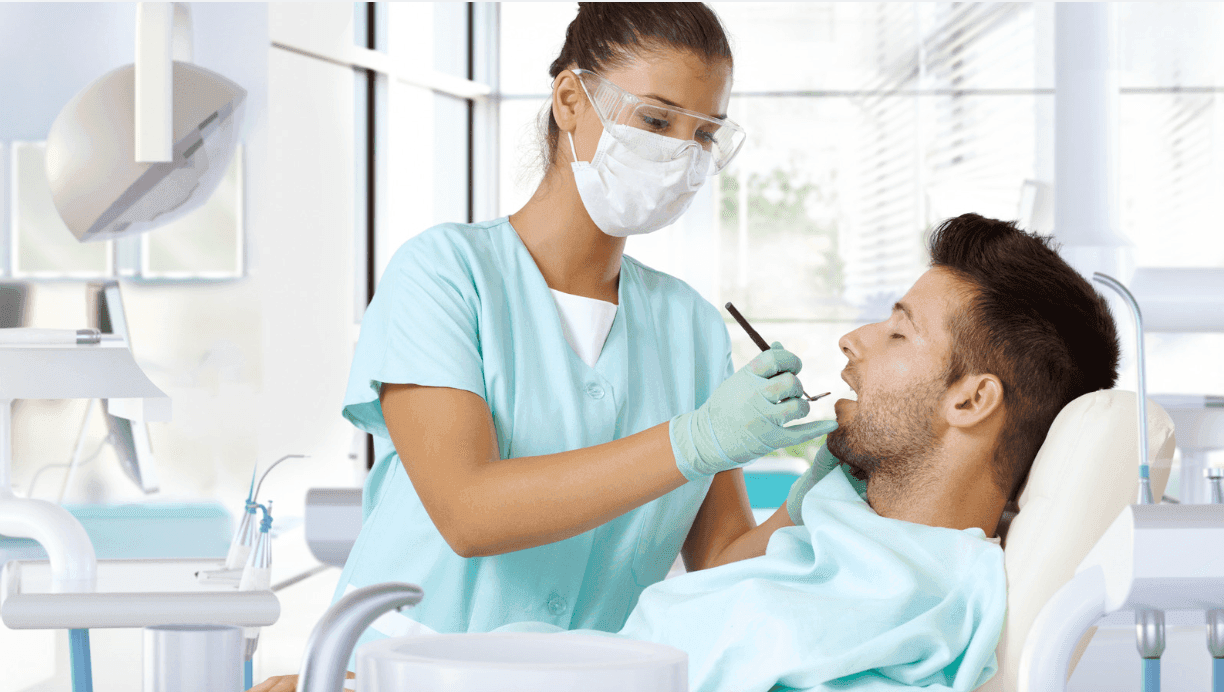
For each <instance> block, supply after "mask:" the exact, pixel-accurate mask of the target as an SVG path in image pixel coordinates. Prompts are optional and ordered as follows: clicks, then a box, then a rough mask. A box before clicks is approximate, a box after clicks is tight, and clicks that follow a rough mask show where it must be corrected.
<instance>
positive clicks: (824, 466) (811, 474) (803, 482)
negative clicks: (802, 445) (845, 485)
mask: <svg viewBox="0 0 1224 692" xmlns="http://www.w3.org/2000/svg"><path fill="white" fill-rule="evenodd" d="M840 463H841V462H840V461H838V459H837V457H835V456H833V453H832V452H830V451H829V448H828V446H826V445H821V446H820V449H819V450H817V451H816V459H815V460H813V461H812V465H811V466H809V467H808V470H807V471H805V472H804V473H803V475H802V476H799V478H798V480H796V481H795V482H794V483H792V484H791V489H790V493H788V494H787V496H786V513H787V514H789V515H790V520H791V523H793V524H794V525H795V526H803V514H802V510H803V498H804V497H805V496H806V495H807V494H808V491H809V490H811V489H812V487H813V486H814V485H816V484H817V483H819V482H820V481H821V479H823V478H824V477H825V476H827V475H829V472H830V471H832V470H833V469H835V468H837V465H838V464H840ZM846 478H847V479H848V480H849V481H850V485H851V487H853V488H854V490H855V492H857V493H858V494H859V497H861V498H863V499H864V500H866V499H867V481H860V480H859V479H857V478H855V477H854V476H851V475H850V474H848V473H847V474H846Z"/></svg>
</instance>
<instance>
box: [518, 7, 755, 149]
mask: <svg viewBox="0 0 1224 692" xmlns="http://www.w3.org/2000/svg"><path fill="white" fill-rule="evenodd" d="M660 48H676V49H681V50H687V51H690V52H692V53H695V54H697V55H700V56H701V57H703V58H706V59H708V60H726V61H727V62H729V63H730V62H732V59H731V44H730V42H729V41H728V40H727V34H726V32H725V31H724V30H723V25H722V22H721V21H719V19H718V15H716V14H714V11H713V10H711V9H710V8H709V7H706V6H705V4H704V3H700V2H580V3H578V16H577V17H574V21H572V22H570V25H569V28H568V29H566V30H565V45H563V46H562V47H561V54H560V55H558V56H557V59H556V60H553V62H552V65H551V66H549V68H548V74H549V76H550V77H552V78H553V79H554V80H555V79H556V78H557V75H559V74H561V71H562V70H567V69H570V68H572V67H579V68H582V69H584V70H590V71H592V72H597V73H598V72H602V71H604V70H606V69H609V68H616V67H619V66H620V65H623V64H624V63H625V62H626V61H627V60H628V58H629V57H630V56H631V55H633V54H634V53H637V52H643V51H651V50H657V49H660ZM545 111H546V112H547V115H548V122H547V125H545V126H544V139H545V144H546V150H547V153H546V156H547V160H546V161H545V162H544V163H545V164H546V165H548V164H551V163H552V162H553V160H554V159H555V158H556V154H557V141H558V139H559V138H560V136H561V129H560V128H559V127H558V126H557V120H556V118H554V117H553V115H552V108H551V106H546V107H545ZM541 116H543V114H541ZM541 119H542V118H541Z"/></svg>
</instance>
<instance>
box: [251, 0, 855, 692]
mask: <svg viewBox="0 0 1224 692" xmlns="http://www.w3.org/2000/svg"><path fill="white" fill-rule="evenodd" d="M731 71H732V60H731V50H730V46H729V45H728V41H727V38H726V35H725V34H724V32H723V29H722V26H721V24H720V22H719V20H718V18H717V17H716V16H715V15H714V13H713V12H712V11H711V10H710V9H709V8H707V7H706V6H705V5H703V4H700V3H579V10H578V16H577V17H576V18H575V19H574V20H573V22H572V23H571V24H570V25H569V28H568V29H567V31H566V36H565V44H564V46H563V48H562V49H561V54H560V56H558V57H557V59H556V60H555V61H554V62H553V63H552V66H551V68H550V74H551V76H552V77H553V92H552V103H551V115H550V117H549V120H548V129H547V164H548V165H547V170H546V174H545V176H544V179H543V181H542V182H541V183H540V186H539V188H538V189H537V190H536V192H535V194H534V196H533V197H532V198H531V200H530V201H528V202H527V204H526V205H525V206H524V207H523V208H522V209H520V210H519V211H518V212H517V213H515V214H513V215H512V216H510V217H509V218H501V219H497V220H494V221H488V222H485V223H478V224H443V225H441V226H435V227H433V228H430V229H428V230H426V231H424V232H423V233H421V234H420V235H418V236H416V237H414V238H412V239H411V240H409V241H407V242H406V243H404V245H403V246H401V247H400V249H399V250H398V252H396V254H395V256H394V258H393V259H392V260H391V262H390V264H389V266H388V267H387V270H386V272H385V273H384V274H383V277H382V281H381V283H380V284H379V286H378V290H377V293H376V295H375V296H374V299H373V301H372V302H371V303H370V306H369V308H368V309H367V311H366V313H365V317H364V319H363V320H362V327H361V336H360V339H359V341H358V345H357V350H356V355H355V356H354V359H353V366H352V370H351V374H350V379H349V385H348V391H347V393H346V395H345V401H344V410H343V413H344V416H345V417H346V418H348V419H349V420H350V421H352V422H353V424H354V425H356V426H357V427H359V428H361V429H362V430H365V431H368V432H370V433H371V434H373V436H374V445H375V453H376V462H375V464H374V467H373V469H372V470H371V472H370V475H369V477H368V479H367V481H366V485H365V492H364V495H363V512H364V522H363V525H362V530H361V534H360V536H359V537H358V539H357V542H356V544H355V545H354V546H353V549H352V552H351V553H350V555H349V558H348V562H347V564H346V565H345V568H344V572H343V573H342V574H341V576H340V581H339V584H338V586H337V589H336V595H335V597H336V598H340V597H341V596H343V595H344V594H345V593H346V592H348V591H351V590H352V589H355V588H359V587H362V586H366V585H369V584H376V583H380V582H386V581H403V582H410V583H414V584H419V585H420V586H421V587H422V588H423V590H424V592H425V597H424V599H423V600H422V601H421V603H420V605H418V606H417V607H416V608H414V609H412V610H411V611H406V613H405V614H402V615H401V614H397V613H392V614H389V615H388V616H384V617H383V618H382V619H381V620H380V621H379V622H376V623H375V625H374V626H373V627H371V628H370V629H369V630H367V631H366V633H365V634H364V635H363V636H362V638H361V641H360V642H359V644H360V643H364V642H366V641H370V640H371V639H376V638H381V637H386V636H400V635H405V634H413V633H420V632H430V631H434V632H485V631H489V630H492V629H494V628H496V627H499V626H501V625H504V624H507V623H511V622H518V621H526V620H534V621H541V622H548V623H553V624H556V625H558V626H560V627H563V628H566V629H575V628H591V629H599V630H605V631H611V632H614V631H616V630H618V629H619V628H620V627H622V626H623V624H624V622H625V618H626V617H627V616H628V614H629V611H630V610H631V609H632V607H633V605H634V603H636V601H637V598H638V596H639V594H640V593H641V591H642V589H643V588H645V587H646V586H649V585H650V584H652V583H655V582H657V581H659V580H661V579H663V578H664V576H666V574H667V572H668V569H669V567H670V566H671V564H672V562H673V561H674V560H675V558H676V555H677V553H680V554H682V555H683V557H684V561H685V565H686V566H687V568H688V569H689V570H697V569H702V568H704V567H708V566H711V565H714V564H719V563H721V562H726V561H730V560H732V559H734V558H735V556H736V555H737V553H738V551H737V550H736V541H737V539H740V538H742V537H745V534H746V533H747V532H748V531H749V530H750V529H751V528H753V527H754V526H755V522H754V521H753V519H752V515H751V511H750V509H749V506H748V502H747V492H746V490H745V488H744V481H743V475H742V471H740V470H739V468H738V467H739V466H740V465H741V464H743V463H746V462H748V461H751V460H753V459H755V458H757V457H759V456H761V455H763V454H767V453H769V452H771V451H773V450H774V449H777V448H781V447H786V446H790V445H794V444H799V443H802V442H806V441H808V440H811V439H813V438H816V437H818V436H820V435H823V434H826V433H828V432H830V431H831V430H833V429H835V428H836V427H837V426H836V423H834V422H832V421H818V422H814V423H807V424H798V425H795V426H791V427H783V425H784V424H785V423H787V422H790V421H793V420H795V419H798V418H802V417H804V416H806V415H807V414H808V411H809V406H808V403H807V402H806V401H804V400H803V399H802V397H800V393H801V390H802V387H801V383H800V382H799V380H798V378H797V377H796V375H797V374H798V372H799V369H800V367H801V364H800V362H799V359H798V358H797V357H796V356H794V355H793V354H791V353H789V352H787V351H785V350H783V349H782V348H781V346H780V345H779V344H774V348H772V349H770V350H768V351H765V352H764V353H762V354H760V355H759V356H757V357H756V358H755V359H753V360H752V361H751V362H750V363H749V364H748V365H746V366H745V367H744V368H742V369H741V370H739V371H738V372H735V373H734V374H732V367H731V351H730V341H729V338H728V334H727V329H726V326H725V324H724V323H723V321H722V319H721V317H720V316H719V313H718V311H717V309H715V308H714V307H713V306H712V305H710V304H709V303H708V302H706V301H705V300H703V299H702V298H701V297H700V296H699V295H698V294H697V292H696V291H694V290H693V289H692V288H690V287H689V286H687V285H686V284H684V283H683V282H681V281H680V280H678V279H676V278H674V277H671V276H669V275H667V274H664V273H662V272H659V271H656V270H654V269H651V268H649V267H646V266H644V265H642V264H640V263H638V262H637V261H635V260H633V259H632V258H630V257H627V256H625V255H624V254H623V252H624V248H625V239H626V237H627V236H630V235H634V234H639V233H648V232H651V231H654V230H658V229H659V228H662V227H664V226H667V225H668V224H670V223H672V222H673V221H675V220H676V219H677V218H678V217H679V216H680V215H681V214H682V213H683V212H684V211H685V209H686V208H687V207H688V205H689V202H690V201H691V200H692V198H693V195H694V194H695V193H696V191H697V190H698V189H699V188H700V187H701V185H703V184H705V183H706V181H707V180H708V178H709V177H710V176H712V175H714V174H716V173H717V172H718V171H719V170H720V169H721V168H723V167H724V166H726V165H727V163H728V162H729V161H730V160H731V158H732V157H733V156H734V155H735V153H736V151H737V150H738V148H739V146H740V144H741V143H742V141H743V138H744V135H743V132H742V130H741V129H740V128H739V127H738V126H737V125H735V124H734V123H732V122H731V121H729V120H727V118H726V115H725V113H726V109H727V102H728V99H729V97H730V92H731ZM743 547H744V546H741V549H742V548H743ZM351 669H352V668H351V667H350V670H351ZM292 684H293V682H292V678H283V679H280V678H278V679H273V680H269V681H267V682H265V683H263V684H262V685H260V686H258V687H257V688H256V689H257V690H261V691H262V690H281V689H285V690H288V689H292ZM278 685H279V686H278Z"/></svg>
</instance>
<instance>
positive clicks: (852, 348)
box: [837, 327, 861, 363]
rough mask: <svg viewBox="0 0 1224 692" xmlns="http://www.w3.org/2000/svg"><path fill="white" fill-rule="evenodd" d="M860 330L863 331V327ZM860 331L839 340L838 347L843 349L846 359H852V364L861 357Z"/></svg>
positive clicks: (857, 330)
mask: <svg viewBox="0 0 1224 692" xmlns="http://www.w3.org/2000/svg"><path fill="white" fill-rule="evenodd" d="M859 329H861V327H860V328H859ZM859 329H855V330H854V331H852V332H850V333H849V334H846V335H844V336H842V338H840V339H838V340H837V345H838V347H840V348H841V351H842V353H844V354H846V358H848V359H850V362H852V363H853V362H854V361H856V360H858V357H859V341H858V332H859Z"/></svg>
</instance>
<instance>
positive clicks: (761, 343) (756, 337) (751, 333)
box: [724, 302, 829, 401]
mask: <svg viewBox="0 0 1224 692" xmlns="http://www.w3.org/2000/svg"><path fill="white" fill-rule="evenodd" d="M724 307H726V308H727V312H729V313H731V316H732V317H734V318H735V321H736V322H739V326H741V327H743V328H744V331H746V332H748V338H749V339H752V343H754V344H756V345H757V348H759V349H761V350H762V351H768V350H769V344H767V343H765V340H764V339H762V338H761V335H760V334H757V331H756V330H755V329H753V328H752V325H750V324H748V320H746V319H744V316H743V315H741V314H740V312H739V310H736V309H735V306H734V305H732V304H731V303H729V302H728V303H727V304H726V306H724ZM826 396H829V392H825V393H824V394H817V395H816V396H811V395H809V394H808V393H807V392H803V398H804V399H807V400H808V401H816V400H817V399H819V398H821V397H826Z"/></svg>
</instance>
